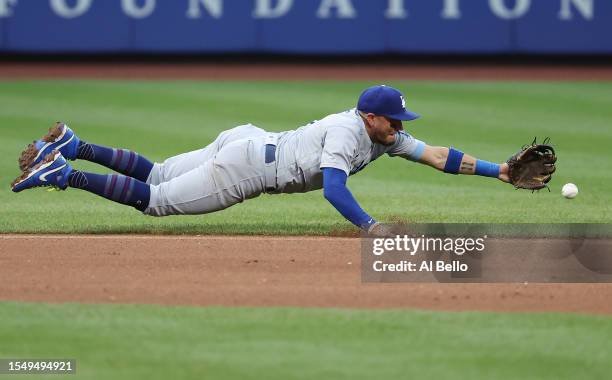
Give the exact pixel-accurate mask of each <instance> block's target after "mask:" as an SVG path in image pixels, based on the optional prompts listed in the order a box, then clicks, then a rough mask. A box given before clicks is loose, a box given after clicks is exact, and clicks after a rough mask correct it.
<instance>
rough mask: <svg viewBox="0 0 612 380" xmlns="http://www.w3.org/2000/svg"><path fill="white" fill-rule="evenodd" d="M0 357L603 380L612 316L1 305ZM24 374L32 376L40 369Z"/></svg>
mask: <svg viewBox="0 0 612 380" xmlns="http://www.w3.org/2000/svg"><path fill="white" fill-rule="evenodd" d="M0 319H1V320H2V324H0V337H1V344H0V357H3V358H50V357H57V358H59V357H61V358H74V359H76V360H77V375H78V376H77V378H91V379H93V378H95V379H135V378H147V379H170V378H180V379H192V378H193V379H201V378H207V379H230V378H236V379H324V378H334V379H345V378H346V379H358V378H364V379H394V378H435V379H453V380H454V379H457V378H465V379H518V378H520V379H577V378H581V379H603V378H607V377H609V374H610V371H611V370H612V363H610V353H611V352H612V319H610V318H609V317H598V316H581V315H562V314H496V313H476V312H470V313H442V312H421V311H407V310H402V311H399V310H398V311H356V310H333V309H328V310H317V309H289V308H275V309H252V308H235V309H228V308H204V309H203V308H188V307H160V306H135V305H131V306H111V305H74V304H64V305H45V304H27V303H11V302H3V303H0ZM33 378H40V377H39V376H36V377H33Z"/></svg>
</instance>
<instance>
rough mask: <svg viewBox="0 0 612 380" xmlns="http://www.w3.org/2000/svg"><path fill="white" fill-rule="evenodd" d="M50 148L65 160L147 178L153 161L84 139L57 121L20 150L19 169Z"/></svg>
mask: <svg viewBox="0 0 612 380" xmlns="http://www.w3.org/2000/svg"><path fill="white" fill-rule="evenodd" d="M53 150H58V151H59V152H60V153H62V156H64V158H66V159H68V160H77V159H79V160H87V161H91V162H95V163H97V164H100V165H103V166H105V167H107V168H110V169H112V170H114V171H116V172H119V173H121V174H124V175H127V176H130V177H133V178H136V179H138V180H140V181H143V182H144V181H146V180H147V178H148V177H149V174H150V173H151V169H152V168H153V163H152V162H151V161H149V160H148V159H146V158H145V157H143V156H141V155H140V154H138V153H136V152H132V151H129V150H127V149H116V148H108V147H105V146H101V145H96V144H91V143H88V142H86V141H83V140H81V139H79V138H78V137H77V135H76V134H75V133H74V132H73V131H72V130H71V129H70V128H69V127H68V126H67V125H66V124H64V123H60V122H58V123H56V124H55V125H54V126H53V127H51V128H50V129H49V132H48V133H47V134H46V135H45V136H43V138H42V139H40V140H37V141H34V142H33V143H32V144H30V145H29V146H28V147H27V148H26V149H25V150H24V151H23V153H22V154H21V157H20V158H19V167H20V168H21V170H22V171H25V170H26V169H27V168H31V167H33V166H35V165H36V164H38V163H39V162H40V161H41V160H42V159H43V158H44V157H46V156H47V155H48V154H49V153H51V152H52V151H53Z"/></svg>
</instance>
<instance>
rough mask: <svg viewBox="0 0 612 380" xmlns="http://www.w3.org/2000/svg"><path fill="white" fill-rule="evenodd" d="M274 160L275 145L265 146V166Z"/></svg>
mask: <svg viewBox="0 0 612 380" xmlns="http://www.w3.org/2000/svg"><path fill="white" fill-rule="evenodd" d="M275 160H276V145H273V144H266V164H271V163H273V162H274V161H275Z"/></svg>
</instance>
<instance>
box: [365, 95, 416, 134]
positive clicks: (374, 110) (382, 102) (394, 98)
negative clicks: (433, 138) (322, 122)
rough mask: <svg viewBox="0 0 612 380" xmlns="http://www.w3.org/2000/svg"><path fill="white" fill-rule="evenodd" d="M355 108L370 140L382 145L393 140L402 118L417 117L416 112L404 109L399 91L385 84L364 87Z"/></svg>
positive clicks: (400, 126) (403, 101) (410, 118)
mask: <svg viewBox="0 0 612 380" xmlns="http://www.w3.org/2000/svg"><path fill="white" fill-rule="evenodd" d="M357 110H359V112H360V114H361V116H362V117H363V119H364V122H365V124H366V129H367V131H368V135H369V136H370V138H371V139H372V141H374V142H376V143H379V144H383V145H392V144H393V143H394V142H395V134H396V133H397V132H398V131H401V130H402V129H403V126H402V120H405V121H409V120H414V119H417V118H419V115H418V114H416V113H414V112H412V111H409V110H407V109H406V101H405V100H404V96H403V95H402V93H401V92H399V91H398V90H396V89H395V88H393V87H389V86H385V85H381V86H373V87H370V88H366V89H365V90H364V91H363V92H362V93H361V96H359V101H358V102H357Z"/></svg>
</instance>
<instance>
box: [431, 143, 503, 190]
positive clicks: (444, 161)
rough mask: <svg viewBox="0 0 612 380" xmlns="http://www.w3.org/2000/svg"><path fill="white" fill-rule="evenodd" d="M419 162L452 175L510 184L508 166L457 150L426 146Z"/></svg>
mask: <svg viewBox="0 0 612 380" xmlns="http://www.w3.org/2000/svg"><path fill="white" fill-rule="evenodd" d="M419 162H420V163H422V164H425V165H429V166H431V167H433V168H436V169H438V170H440V171H443V172H445V173H450V174H467V175H481V176H485V177H493V178H497V179H499V180H501V181H504V182H509V178H508V164H506V163H505V162H504V163H501V164H496V163H493V162H489V161H485V160H479V159H477V158H475V157H473V156H470V155H469V154H465V153H463V152H462V151H460V150H458V149H455V148H452V147H451V148H447V147H442V146H430V145H425V148H424V149H423V153H422V155H421V157H420V158H419Z"/></svg>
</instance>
